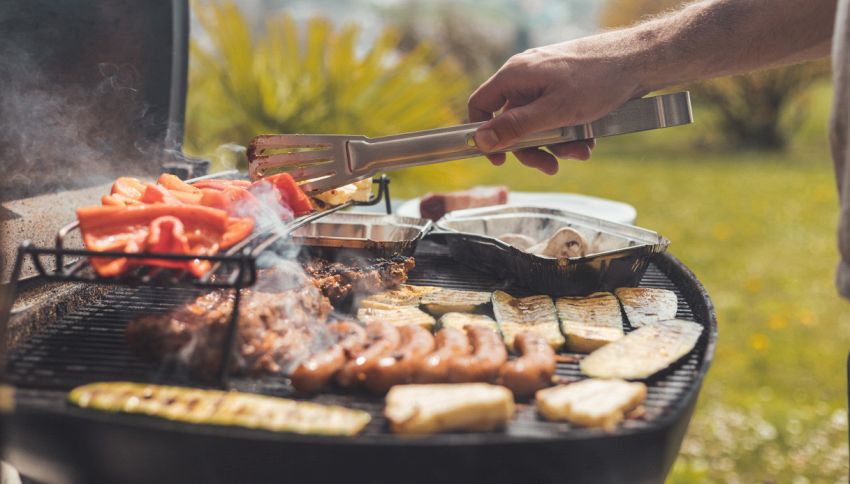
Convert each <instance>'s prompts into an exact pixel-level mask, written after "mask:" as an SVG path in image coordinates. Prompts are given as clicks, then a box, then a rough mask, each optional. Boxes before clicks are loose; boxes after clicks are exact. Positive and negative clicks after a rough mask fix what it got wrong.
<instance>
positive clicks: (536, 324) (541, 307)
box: [493, 291, 564, 351]
mask: <svg viewBox="0 0 850 484" xmlns="http://www.w3.org/2000/svg"><path fill="white" fill-rule="evenodd" d="M493 314H495V316H496V321H498V323H499V328H500V329H501V330H502V336H503V337H504V338H505V344H506V345H508V348H510V349H511V351H513V350H514V338H516V335H518V334H519V333H521V332H523V331H534V332H535V333H537V334H539V335H541V336H543V337H544V338H546V341H547V342H549V345H550V346H552V348H554V349H556V350H558V349H560V348H561V347H562V346H564V336H563V335H561V330H560V329H559V328H558V314H557V312H556V311H555V304H554V303H553V302H552V298H550V297H549V296H529V297H524V298H515V297H513V296H511V295H510V294H508V293H506V292H503V291H496V292H494V293H493Z"/></svg>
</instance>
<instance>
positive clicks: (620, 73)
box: [468, 37, 644, 175]
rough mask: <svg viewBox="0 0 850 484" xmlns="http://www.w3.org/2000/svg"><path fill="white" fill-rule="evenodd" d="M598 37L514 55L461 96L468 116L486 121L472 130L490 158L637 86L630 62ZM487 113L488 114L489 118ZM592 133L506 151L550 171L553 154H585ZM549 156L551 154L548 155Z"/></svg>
mask: <svg viewBox="0 0 850 484" xmlns="http://www.w3.org/2000/svg"><path fill="white" fill-rule="evenodd" d="M599 39H600V37H597V38H594V37H590V38H586V39H579V40H577V41H571V42H564V43H561V44H555V45H550V46H545V47H540V48H536V49H531V50H528V51H525V52H523V53H521V54H517V55H515V56H513V57H511V58H510V59H508V61H507V62H506V63H505V65H503V66H502V67H501V68H500V69H499V70H498V71H497V72H496V73H495V74H494V75H493V76H492V77H491V78H490V79H488V80H487V81H486V82H484V84H482V85H481V86H480V87H479V88H478V89H477V90H476V91H475V92H474V93H473V94H472V96H470V98H469V103H468V109H469V119H470V121H471V122H477V121H487V122H486V123H484V125H482V126H481V127H480V128H478V130H477V131H476V133H475V143H476V145H477V146H478V148H479V149H480V150H481V151H482V152H484V153H490V154H488V155H487V158H489V159H490V161H491V162H492V163H493V164H494V165H501V164H503V163H504V162H505V154H504V153H492V152H493V151H497V150H499V149H501V148H504V147H506V146H509V145H510V144H511V143H513V142H514V141H516V140H517V139H518V138H520V137H521V136H523V135H526V134H529V133H534V132H537V131H543V130H547V129H553V128H558V127H561V126H571V125H576V124H582V123H587V122H590V121H594V120H596V119H599V118H601V117H602V116H604V115H606V114H608V113H609V112H611V111H612V110H614V109H615V108H617V107H618V106H620V105H621V104H623V103H624V102H626V101H628V100H629V99H632V98H634V97H639V96H640V95H642V94H644V92H643V91H642V90H641V88H640V87H639V86H640V84H639V82H638V80H637V76H632V75H630V74H629V72H631V69H630V66H629V64H630V62H628V61H626V60H624V58H623V59H620V58H618V55H617V53H616V52H614V51H613V48H612V47H606V45H605V42H604V41H600V40H599ZM494 115H495V117H494ZM594 146H595V141H594V140H585V141H575V142H570V143H561V144H556V145H552V146H548V147H547V148H548V150H549V151H550V152H551V153H547V152H546V151H544V150H542V149H540V148H527V149H522V150H519V151H516V152H514V154H515V155H516V157H517V158H518V159H519V161H520V162H522V163H523V164H524V165H527V166H530V167H533V168H537V169H538V170H540V171H542V172H544V173H546V174H549V175H553V174H555V173H557V172H558V161H557V160H556V159H555V156H557V157H558V158H571V159H577V160H586V159H588V158H590V155H591V151H592V150H593V147H594ZM553 155H554V156H553Z"/></svg>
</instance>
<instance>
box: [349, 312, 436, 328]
mask: <svg viewBox="0 0 850 484" xmlns="http://www.w3.org/2000/svg"><path fill="white" fill-rule="evenodd" d="M357 319H359V320H360V321H363V322H364V323H368V322H371V321H384V322H387V323H391V324H394V325H396V326H405V325H408V324H416V325H419V326H422V327H423V328H425V329H427V330H429V331H430V330H431V329H433V328H434V325H435V324H436V323H437V321H436V320H435V319H434V317H433V316H431V315H430V314H428V313H425V312H423V311H422V310H420V309H419V308H417V307H414V306H401V307H397V308H395V309H373V308H360V309H358V310H357Z"/></svg>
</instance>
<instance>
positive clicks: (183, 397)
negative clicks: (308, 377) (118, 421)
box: [68, 382, 370, 435]
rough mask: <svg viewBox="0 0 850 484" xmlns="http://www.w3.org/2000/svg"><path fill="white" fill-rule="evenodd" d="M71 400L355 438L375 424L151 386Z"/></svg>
mask: <svg viewBox="0 0 850 484" xmlns="http://www.w3.org/2000/svg"><path fill="white" fill-rule="evenodd" d="M68 400H70V402H71V403H73V404H74V405H78V406H80V407H83V408H93V409H96V410H103V411H106V412H123V413H139V414H144V415H150V416H152V417H160V418H165V419H168V420H177V421H180V422H188V423H198V424H210V425H226V426H236V427H248V428H252V429H262V430H271V431H273V432H291V433H296V434H318V435H356V434H357V433H359V432H360V431H361V430H363V428H364V427H365V426H366V424H367V423H369V420H370V417H369V414H368V413H366V412H363V411H360V410H351V409H348V408H345V407H338V406H329V405H320V404H318V403H311V402H299V401H295V400H287V399H284V398H277V397H268V396H265V395H254V394H251V393H240V392H235V391H230V392H224V391H220V390H203V389H200V388H188V387H173V386H163V385H150V384H146V383H129V382H102V383H92V384H89V385H83V386H81V387H77V388H75V389H73V390H71V393H70V394H69V395H68Z"/></svg>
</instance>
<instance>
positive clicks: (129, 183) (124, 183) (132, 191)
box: [111, 176, 146, 200]
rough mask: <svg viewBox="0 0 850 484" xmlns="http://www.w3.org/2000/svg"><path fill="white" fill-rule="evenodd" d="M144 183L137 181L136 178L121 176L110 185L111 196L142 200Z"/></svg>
mask: <svg viewBox="0 0 850 484" xmlns="http://www.w3.org/2000/svg"><path fill="white" fill-rule="evenodd" d="M145 185H146V184H145V183H142V182H141V181H139V179H138V178H132V177H129V176H122V177H119V178H118V179H116V180H115V183H113V184H112V192H111V194H112V195H122V196H125V197H127V198H132V199H134V200H138V199H140V198H142V194H143V193H144V192H145Z"/></svg>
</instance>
